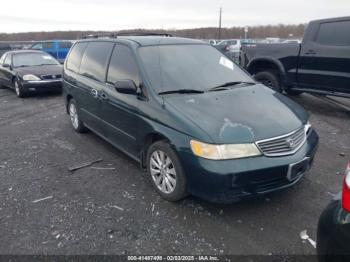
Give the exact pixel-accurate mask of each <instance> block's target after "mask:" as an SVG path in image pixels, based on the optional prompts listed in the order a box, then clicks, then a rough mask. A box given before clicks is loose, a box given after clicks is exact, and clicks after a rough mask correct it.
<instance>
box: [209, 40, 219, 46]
mask: <svg viewBox="0 0 350 262" xmlns="http://www.w3.org/2000/svg"><path fill="white" fill-rule="evenodd" d="M209 44H211V45H217V44H218V40H215V39H210V40H209Z"/></svg>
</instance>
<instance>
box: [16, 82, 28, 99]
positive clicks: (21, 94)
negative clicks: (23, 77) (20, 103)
mask: <svg viewBox="0 0 350 262" xmlns="http://www.w3.org/2000/svg"><path fill="white" fill-rule="evenodd" d="M14 85H15V92H16V95H17V97H19V98H23V97H25V96H26V93H25V92H24V91H23V88H22V86H21V83H20V82H19V81H18V80H17V79H15V81H14Z"/></svg>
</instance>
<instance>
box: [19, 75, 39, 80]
mask: <svg viewBox="0 0 350 262" xmlns="http://www.w3.org/2000/svg"><path fill="white" fill-rule="evenodd" d="M23 80H24V81H40V80H41V79H40V78H39V77H37V76H35V75H24V76H23Z"/></svg>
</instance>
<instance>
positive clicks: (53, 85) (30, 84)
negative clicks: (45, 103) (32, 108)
mask: <svg viewBox="0 0 350 262" xmlns="http://www.w3.org/2000/svg"><path fill="white" fill-rule="evenodd" d="M22 88H23V91H24V92H26V93H30V92H57V91H61V90H62V80H61V79H59V80H40V81H23V82H22Z"/></svg>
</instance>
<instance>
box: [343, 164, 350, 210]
mask: <svg viewBox="0 0 350 262" xmlns="http://www.w3.org/2000/svg"><path fill="white" fill-rule="evenodd" d="M342 203H343V209H345V210H346V211H347V212H350V162H349V163H348V167H347V168H346V171H345V179H344V185H343V196H342Z"/></svg>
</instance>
